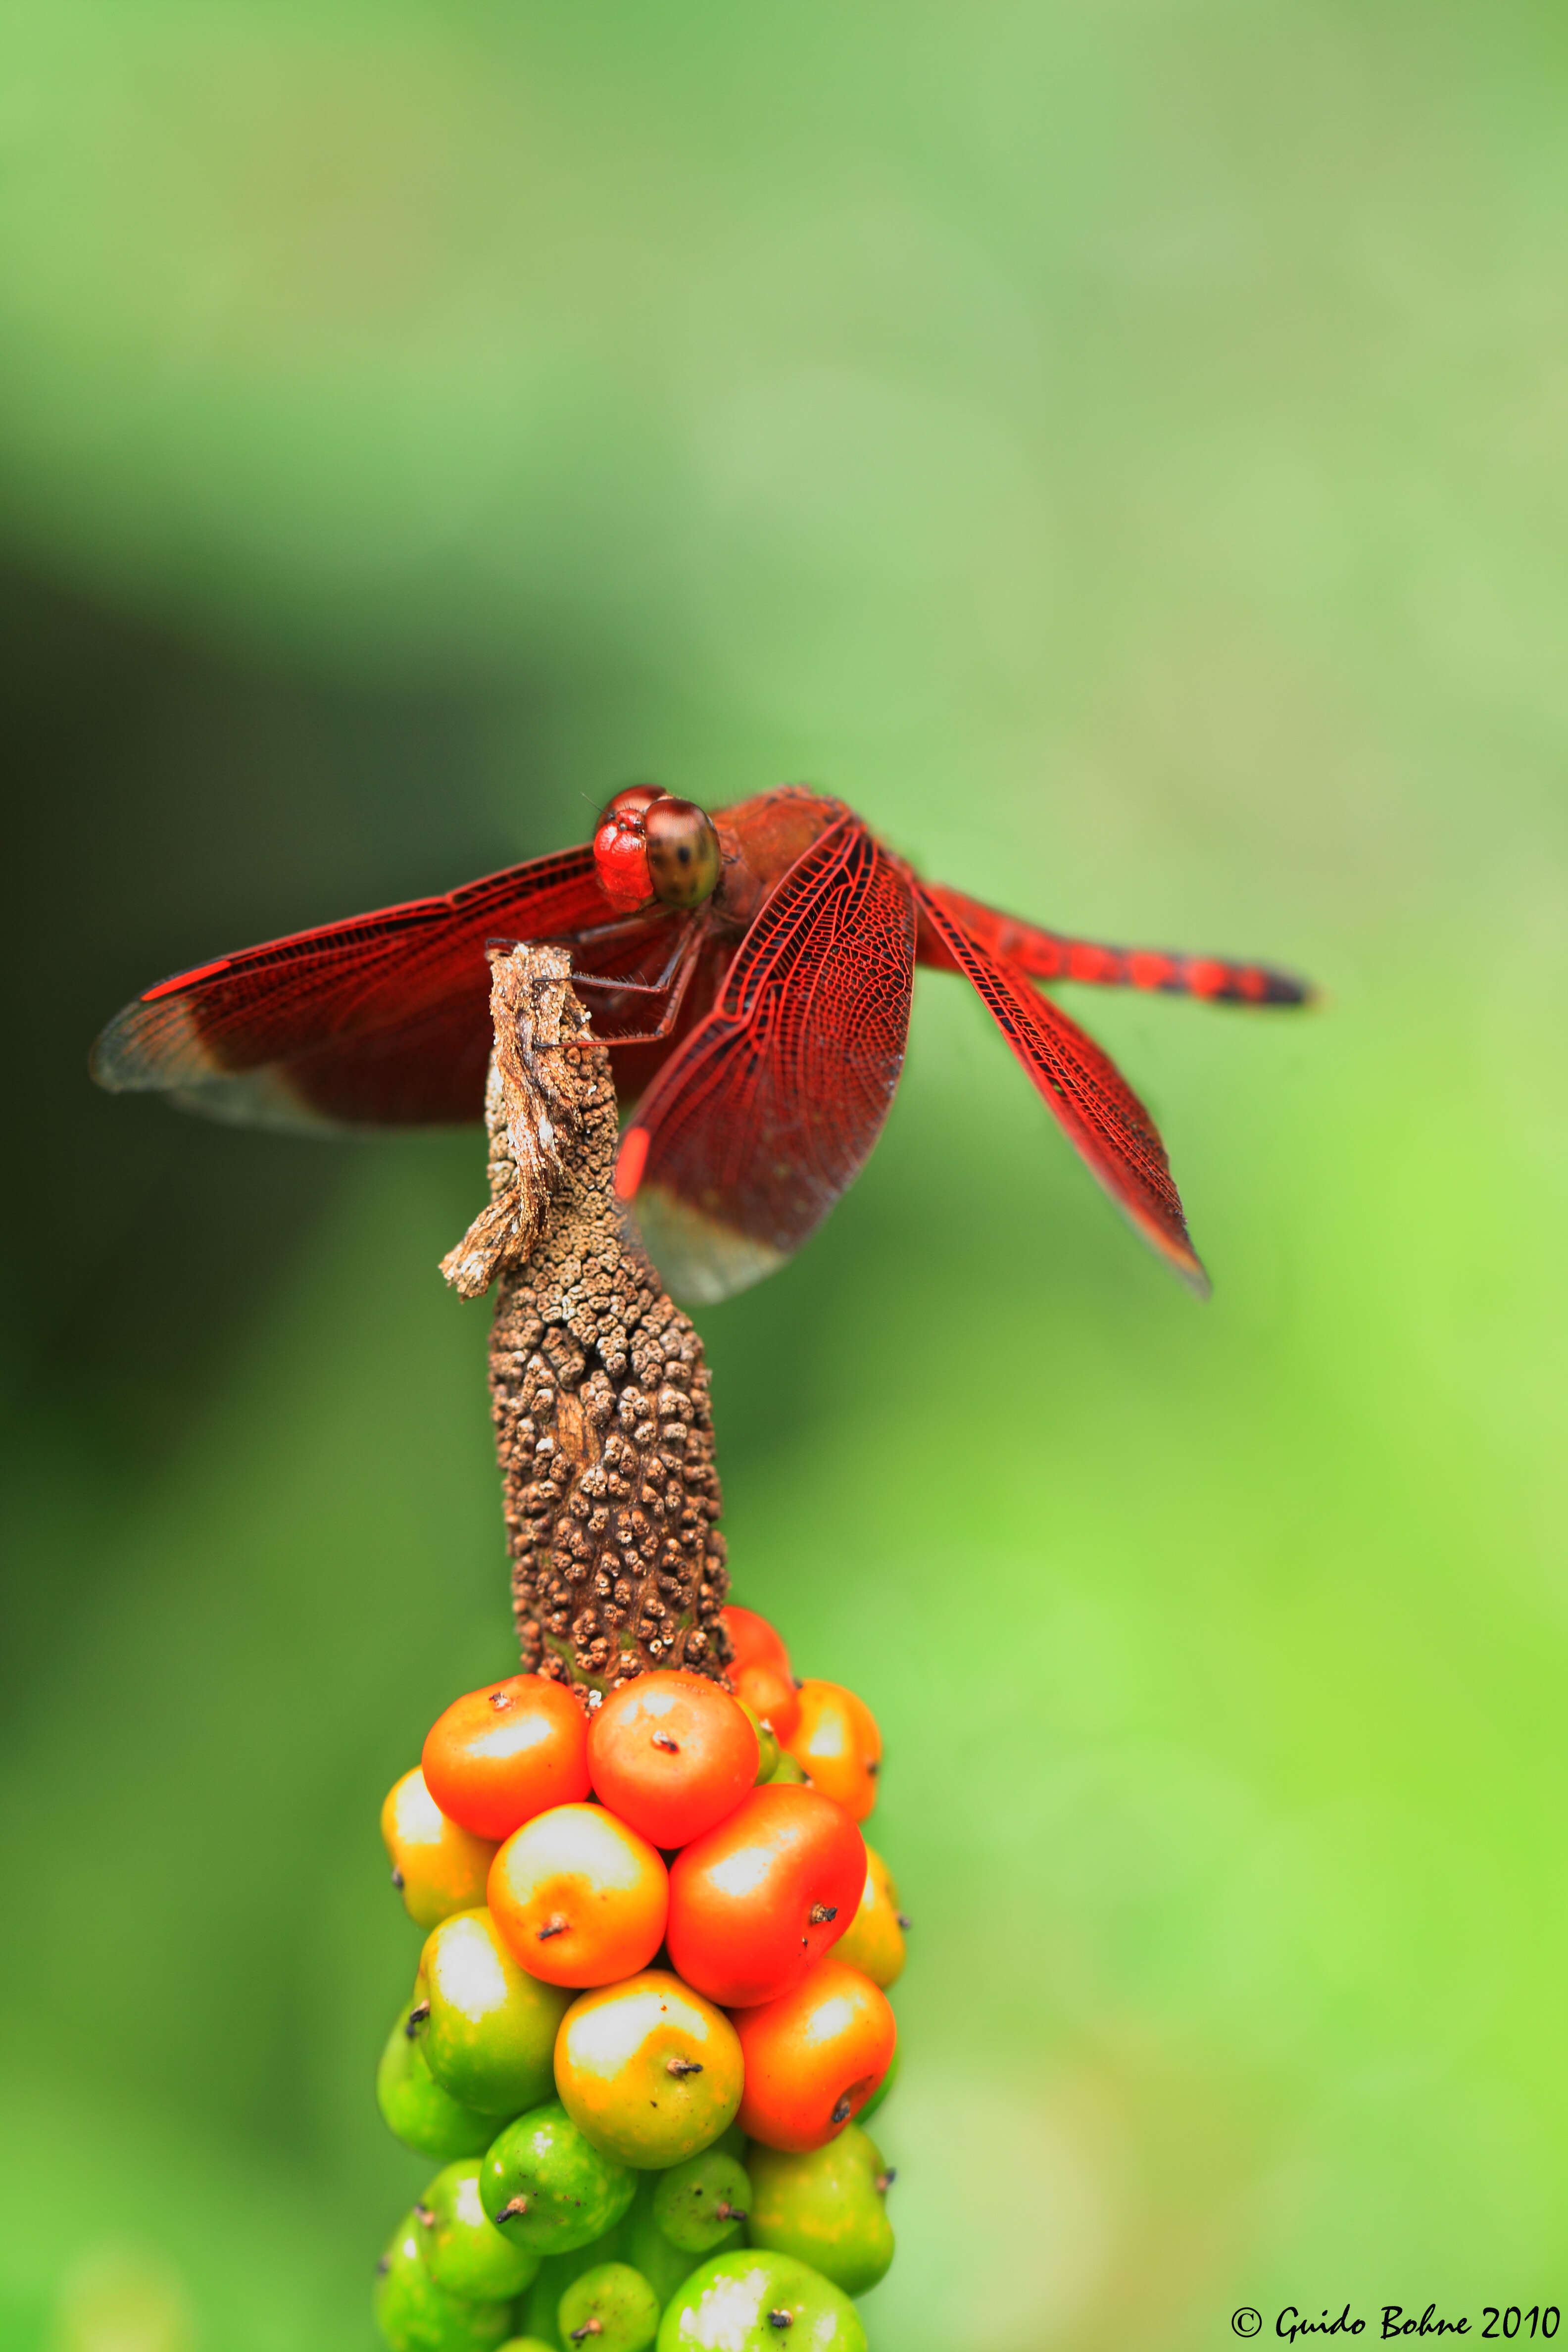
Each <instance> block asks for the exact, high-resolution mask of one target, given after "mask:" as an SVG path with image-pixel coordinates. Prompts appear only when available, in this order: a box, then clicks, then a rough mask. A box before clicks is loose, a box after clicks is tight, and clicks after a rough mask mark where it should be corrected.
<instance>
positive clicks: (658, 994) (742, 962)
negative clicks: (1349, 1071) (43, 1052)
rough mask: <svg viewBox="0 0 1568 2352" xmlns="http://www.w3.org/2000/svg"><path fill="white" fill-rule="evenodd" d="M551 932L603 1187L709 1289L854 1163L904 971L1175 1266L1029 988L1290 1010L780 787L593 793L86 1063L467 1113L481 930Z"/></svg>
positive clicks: (243, 1111)
mask: <svg viewBox="0 0 1568 2352" xmlns="http://www.w3.org/2000/svg"><path fill="white" fill-rule="evenodd" d="M494 940H506V941H508V942H509V943H510V941H513V940H534V941H538V940H561V941H563V943H564V944H566V945H567V946H568V947H569V948H570V949H571V951H572V962H573V976H574V983H575V985H576V986H577V988H578V989H579V990H581V991H582V992H583V993H584V1000H585V1002H586V1003H588V1005H589V1008H590V1012H591V1016H592V1027H593V1034H595V1036H596V1037H598V1038H600V1039H601V1040H602V1041H603V1042H604V1043H605V1045H607V1046H608V1047H609V1049H610V1055H611V1061H612V1065H613V1066H614V1070H615V1076H616V1087H617V1088H618V1090H619V1093H620V1097H621V1099H622V1101H623V1102H632V1103H635V1104H636V1106H637V1108H636V1111H635V1115H634V1117H633V1118H632V1120H631V1123H630V1124H629V1125H628V1126H627V1128H626V1130H625V1133H624V1134H623V1136H622V1139H621V1146H620V1157H619V1160H618V1161H617V1163H616V1188H617V1190H618V1192H620V1194H621V1196H622V1198H623V1199H625V1200H626V1201H631V1200H633V1199H635V1200H636V1202H637V1217H638V1222H639V1223H640V1224H641V1225H642V1227H643V1230H644V1234H645V1236H646V1238H647V1242H648V1245H649V1247H650V1248H651V1249H652V1251H653V1254H654V1255H655V1257H656V1259H657V1260H658V1265H659V1269H660V1271H661V1273H662V1274H663V1276H664V1277H665V1280H666V1281H667V1282H668V1284H669V1286H670V1287H671V1288H672V1289H673V1290H675V1291H676V1292H677V1293H678V1295H679V1296H680V1297H685V1298H688V1299H691V1300H696V1301H707V1300H712V1299H717V1298H722V1297H728V1296H729V1294H730V1293H731V1292H732V1291H736V1290H741V1289H743V1288H744V1287H745V1286H747V1285H748V1284H749V1283H752V1282H755V1281H758V1280H759V1279H760V1278H761V1277H762V1276H763V1275H764V1274H768V1273H771V1272H772V1271H773V1268H774V1267H775V1266H777V1265H781V1264H782V1263H783V1261H784V1259H785V1258H786V1257H788V1256H789V1255H790V1253H791V1252H792V1251H793V1250H795V1249H797V1248H798V1247H799V1246H800V1244H801V1243H802V1242H804V1241H805V1238H806V1236H807V1235H808V1234H811V1233H812V1232H814V1231H815V1229H816V1226H817V1225H818V1224H820V1223H821V1222H822V1220H823V1218H824V1217H825V1216H826V1214H827V1212H828V1211H829V1209H831V1208H832V1206H833V1204H834V1202H836V1201H837V1198H838V1196H839V1194H840V1193H841V1192H843V1191H844V1189H845V1187H846V1186H847V1184H849V1183H850V1182H851V1181H852V1180H853V1179H854V1178H855V1177H856V1176H857V1175H858V1173H859V1171H860V1169H861V1168H862V1166H863V1165H864V1164H865V1160H866V1158H867V1155H868V1152H869V1151H870V1149H871V1146H872V1144H873V1143H874V1142H875V1141H876V1139H877V1137H878V1134H879V1131H880V1129H881V1126H882V1122H883V1120H884V1118H886V1117H887V1114H888V1108H889V1104H890V1103H891V1101H892V1098H893V1089H894V1087H896V1086H897V1084H898V1079H899V1072H900V1067H901V1066H902V1063H903V1058H904V1045H905V1040H906V1036H907V1034H908V1029H909V1017H910V990H911V986H912V983H913V978H914V967H915V965H916V964H917V963H921V964H927V965H930V966H931V967H932V968H933V969H934V970H936V971H958V972H962V973H963V974H964V976H965V977H966V978H967V979H968V980H970V981H971V982H973V985H974V987H975V988H976V989H978V990H979V992H980V994H981V996H982V998H983V999H984V1003H985V1005H986V1008H987V1010H988V1011H989V1012H990V1013H991V1015H992V1017H993V1019H994V1021H995V1023H996V1024H997V1026H998V1027H999V1028H1000V1030H1001V1031H1002V1034H1003V1035H1004V1036H1005V1038H1006V1040H1007V1043H1008V1045H1010V1046H1011V1047H1012V1049H1013V1051H1014V1053H1015V1054H1016V1055H1017V1057H1018V1059H1019V1061H1020V1062H1022V1064H1023V1065H1024V1067H1025V1069H1026V1071H1027V1072H1028V1074H1029V1076H1030V1077H1031V1078H1032V1079H1033V1081H1034V1083H1035V1085H1036V1086H1037V1087H1038V1089H1039V1091H1040V1093H1041V1094H1042V1095H1043V1097H1045V1100H1046V1102H1047V1105H1048V1106H1049V1108H1050V1109H1051V1111H1052V1112H1053V1113H1054V1114H1055V1116H1056V1118H1057V1119H1058V1121H1059V1123H1060V1124H1061V1126H1062V1127H1063V1129H1065V1130H1066V1132H1067V1135H1068V1139H1069V1140H1070V1141H1071V1142H1072V1143H1073V1144H1074V1146H1075V1147H1076V1148H1077V1150H1079V1153H1080V1154H1081V1155H1082V1157H1083V1159H1084V1160H1087V1161H1088V1163H1089V1167H1090V1169H1091V1170H1092V1171H1093V1172H1094V1174H1095V1175H1096V1176H1097V1177H1098V1178H1099V1179H1100V1182H1101V1183H1102V1184H1103V1185H1104V1187H1105V1189H1106V1191H1107V1192H1109V1193H1110V1196H1111V1198H1112V1199H1113V1200H1114V1201H1115V1202H1117V1203H1118V1204H1119V1206H1120V1207H1121V1208H1122V1209H1123V1210H1124V1211H1125V1212H1126V1213H1127V1215H1128V1216H1129V1217H1130V1218H1131V1222H1132V1223H1133V1224H1134V1225H1135V1226H1136V1227H1137V1229H1138V1231H1139V1232H1140V1233H1141V1234H1142V1235H1143V1236H1144V1238H1145V1239H1146V1240H1147V1241H1149V1242H1151V1243H1152V1244H1153V1246H1154V1247H1155V1249H1157V1250H1158V1251H1159V1252H1160V1253H1161V1255H1163V1257H1164V1258H1165V1259H1166V1260H1167V1262H1168V1263H1169V1264H1170V1265H1173V1267H1174V1268H1175V1269H1176V1271H1177V1272H1178V1273H1180V1274H1181V1275H1183V1276H1184V1277H1185V1278H1186V1279H1187V1280H1188V1281H1189V1282H1190V1283H1192V1284H1193V1285H1194V1287H1195V1288H1197V1289H1199V1290H1204V1289H1206V1287H1207V1283H1206V1278H1205V1274H1204V1270H1203V1266H1202V1265H1201V1264H1200V1262H1199V1259H1198V1257H1197V1255H1196V1253H1195V1251H1194V1248H1193V1245H1192V1243H1191V1241H1190V1239H1189V1238H1188V1234H1187V1227H1186V1220H1185V1218H1184V1215H1183V1213H1182V1203H1181V1200H1180V1197H1179V1196H1178V1194H1177V1192H1176V1188H1175V1185H1174V1183H1173V1181H1172V1177H1171V1171H1170V1165H1169V1162H1168V1161H1167V1160H1166V1157H1165V1151H1164V1147H1163V1144H1162V1143H1161V1141H1160V1138H1159V1135H1158V1133H1157V1132H1156V1130H1155V1127H1154V1123H1153V1121H1152V1118H1150V1116H1149V1114H1148V1112H1147V1111H1146V1110H1145V1109H1144V1108H1143V1106H1142V1103H1141V1102H1140V1101H1139V1099H1138V1097H1137V1096H1136V1095H1135V1094H1134V1093H1133V1092H1132V1089H1131V1087H1129V1086H1128V1084H1127V1082H1126V1080H1125V1079H1124V1078H1123V1077H1122V1076H1121V1074H1120V1072H1119V1071H1118V1070H1117V1069H1116V1067H1115V1066H1114V1065H1113V1064H1112V1063H1111V1062H1110V1060H1109V1058H1108V1057H1107V1056H1106V1055H1104V1054H1102V1053H1101V1052H1100V1048H1099V1046H1098V1045H1095V1044H1094V1042H1093V1041H1092V1039H1091V1038H1089V1037H1088V1036H1086V1035H1085V1034H1084V1032H1083V1031H1082V1030H1081V1029H1080V1028H1079V1026H1078V1025H1077V1024H1076V1023H1075V1022H1073V1021H1070V1020H1069V1019H1068V1016H1067V1014H1066V1013H1063V1012H1062V1010H1061V1009H1060V1007H1059V1006H1058V1005H1057V1004H1055V1003H1052V1001H1051V1000H1050V998H1049V997H1047V996H1045V995H1042V994H1041V992H1040V988H1041V985H1042V984H1046V983H1049V982H1053V981H1061V980H1075V981H1091V982H1099V983H1100V984H1102V985H1110V986H1121V987H1129V988H1142V989H1158V990H1164V991H1167V992H1174V993H1177V994H1183V995H1191V996H1202V997H1208V998H1211V999H1217V1000H1223V1001H1225V1002H1228V1003H1240V1004H1301V1003H1306V1002H1307V1001H1308V999H1309V997H1310V990H1309V989H1308V988H1307V987H1306V986H1305V985H1304V984H1303V983H1302V982H1300V981H1299V980H1293V979H1291V978H1290V977H1289V975H1288V974H1287V973H1284V972H1279V971H1270V970H1269V969H1268V967H1267V966H1265V965H1261V964H1250V963H1229V962H1223V961H1218V960H1216V959H1215V958H1213V957H1207V956H1184V955H1173V954H1172V955H1167V954H1162V953H1158V952H1155V951H1154V950H1150V949H1145V948H1131V949H1129V948H1110V947H1100V946H1096V945H1094V944H1093V943H1091V942H1090V941H1089V940H1078V939H1069V938H1067V937H1065V936H1064V935H1063V934H1062V933H1060V932H1058V931H1047V930H1042V929H1040V928H1039V927H1038V926H1037V925H1036V924H1033V923H1026V922H1019V921H1016V920H1015V919H1013V918H1012V917H1010V916H1007V915H1000V914H997V913H996V912H995V911H994V909H993V908H989V907H984V906H981V905H979V904H978V903H977V902H976V901H975V900H974V899H973V898H964V897H963V896H962V895H961V894H960V893H959V892H958V891H956V890H950V889H948V888H947V887H945V886H944V885H942V884H940V883H931V882H923V881H921V878H920V877H919V876H918V875H916V874H915V873H914V871H913V870H912V868H911V867H910V866H908V865H906V864H905V862H904V860H903V859H902V858H900V857H898V856H895V855H894V854H893V853H892V851H890V850H889V849H888V848H887V847H886V846H885V845H883V844H882V843H881V842H879V840H878V839H877V837H876V835H874V834H873V833H871V831H870V830H869V828H868V826H867V825H866V824H864V823H863V822H862V820H861V819H860V818H859V817H858V816H857V815H856V814H854V812H853V810H851V809H848V808H846V807H845V805H844V803H843V802H842V801H837V800H833V799H830V798H829V797H828V796H827V795H826V794H825V793H814V792H809V791H806V790H805V789H801V788H794V787H785V788H784V789H783V790H780V791H778V792H772V793H762V794H761V795H760V796H759V797H757V798H756V799H754V800H747V801H740V802H737V803H735V805H734V806H733V807H732V808H727V809H719V810H717V811H715V812H714V814H712V815H711V816H710V815H708V814H706V813H705V812H704V811H703V810H701V809H700V808H698V807H697V806H696V805H695V803H692V802H690V801H684V800H679V799H676V798H675V797H673V796H672V795H670V794H668V793H660V792H658V791H656V790H655V789H654V788H653V787H652V786H640V785H639V786H635V787H633V788H632V789H631V790H629V791H627V792H623V793H616V797H615V798H614V800H612V801H611V802H610V803H609V805H608V807H607V808H606V809H605V814H604V816H603V817H602V819H601V820H600V823H599V826H598V829H597V831H596V832H595V836H594V839H593V841H592V842H591V843H589V844H587V845H584V847H582V848H580V849H567V850H563V851H560V852H559V853H557V854H556V855H554V856H549V857H536V858H532V859H531V860H530V861H529V862H528V864H526V865H524V866H509V867H508V869H507V870H506V872H504V873H502V874H492V875H489V876H487V877H485V878H484V879H483V880H482V881H479V882H470V883H468V885H467V886H466V887H464V888H462V889H460V890H454V891H452V892H450V893H449V894H448V895H447V897H446V898H416V899H414V900H412V901H410V902H409V903H408V904H407V905H406V906H400V907H387V908H383V909H382V910H381V911H380V912H379V913H377V914H371V915H359V916H355V917H354V918H353V919H352V920H350V921H348V922H344V923H331V924H328V925H326V926H325V927H324V928H323V929H320V930H313V931H300V932H297V933H296V934H295V935H294V936H293V937H292V938H290V939H284V940H273V941H271V942H270V943H269V944H268V945H267V946H265V947H257V948H247V949H244V950H241V952H240V953H238V954H237V955H228V956H220V957H219V958H218V959H217V960H216V961H215V962H212V963H205V964H199V965H197V967H196V968H195V971H184V972H180V973H177V974H176V975H175V977H174V979H172V980H164V981H161V982H159V983H158V985H157V987H155V988H150V989H148V991H147V992H146V993H145V995H143V996H140V997H138V998H137V999H136V1001H135V1003H132V1004H129V1005H127V1006H126V1008H125V1010H124V1012H122V1013H120V1014H119V1015H118V1017H117V1018H116V1019H115V1020H113V1021H111V1022H110V1024H109V1026H108V1028H107V1029H105V1031H104V1032H103V1034H102V1035H101V1036H100V1038H99V1040H98V1043H97V1045H95V1047H94V1048H93V1055H92V1065H91V1066H92V1074H93V1076H94V1077H96V1078H97V1080H98V1082H99V1084H100V1086H104V1087H110V1088H111V1089H113V1090H115V1091H119V1090H121V1089H135V1088H152V1089H157V1090H160V1091H163V1092H165V1093H167V1094H169V1095H170V1096H171V1097H172V1098H173V1099H174V1101H175V1102H177V1103H179V1104H181V1105H183V1106H184V1108H188V1109H193V1110H201V1111H205V1112H207V1113H208V1114H209V1115H210V1116H212V1117H214V1118H223V1119H245V1120H253V1121H258V1122H261V1123H263V1124H266V1125H268V1126H274V1127H290V1128H301V1127H309V1128H315V1129H321V1128H323V1127H325V1128H334V1127H336V1128H352V1127H361V1126H366V1125H370V1126H379V1125H402V1124H410V1123H420V1122H426V1121H445V1120H460V1119H475V1118H479V1116H480V1113H481V1108H482V1105H483V1098H484V1087H485V1072H486V1068H487V1066H488V1061H489V1050H490V1028H489V969H488V966H487V962H486V958H485V952H484V950H485V947H486V945H487V943H488V942H490V941H494Z"/></svg>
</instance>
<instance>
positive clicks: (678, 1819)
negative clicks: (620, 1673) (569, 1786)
mask: <svg viewBox="0 0 1568 2352" xmlns="http://www.w3.org/2000/svg"><path fill="white" fill-rule="evenodd" d="M758 1753H759V1750H758V1745H757V1735H756V1733H755V1731H754V1730H753V1729H752V1726H751V1725H750V1724H749V1723H748V1722H747V1720H746V1717H745V1715H744V1713H743V1712H742V1709H741V1708H740V1707H739V1706H736V1704H735V1702H734V1700H733V1699H732V1698H731V1696H730V1694H729V1692H728V1691H725V1690H721V1689H720V1687H719V1685H718V1684H717V1683H714V1682H710V1681H708V1679H707V1678H706V1676H704V1675H689V1674H679V1673H666V1674H654V1675H638V1676H637V1680H636V1681H635V1682H629V1683H622V1684H621V1685H619V1687H618V1688H617V1689H616V1690H613V1691H612V1692H611V1693H610V1695H609V1696H608V1697H607V1698H606V1699H605V1703H604V1705H603V1706H601V1707H600V1708H599V1710H598V1712H597V1714H596V1715H595V1717H594V1718H593V1721H592V1722H591V1723H590V1725H589V1727H588V1769H589V1771H590V1773H591V1774H592V1775H593V1780H594V1787H595V1791H596V1792H597V1794H598V1795H599V1796H600V1797H602V1798H603V1800H604V1801H605V1804H606V1805H608V1806H609V1808H610V1810H611V1811H612V1812H616V1813H618V1814H619V1815H620V1817H621V1819H622V1821H624V1822H630V1823H631V1825H632V1827H633V1829H635V1830H638V1831H640V1832H641V1833H642V1835H643V1836H644V1837H646V1838H647V1839H649V1840H651V1842H652V1843H653V1844H655V1845H659V1846H666V1847H668V1846H682V1845H689V1843H690V1842H691V1840H692V1839H693V1838H695V1837H700V1836H701V1835H702V1832H703V1831H704V1830H710V1829H711V1828H712V1827H713V1826H714V1824H715V1823H716V1822H721V1821H722V1820H723V1818H724V1816H725V1814H726V1813H732V1812H733V1811H734V1810H735V1807H736V1806H737V1805H738V1804H739V1803H740V1801H741V1800H742V1797H743V1796H744V1795H745V1793H746V1791H747V1790H748V1789H749V1788H750V1787H751V1786H752V1781H753V1780H755V1779H756V1777H757V1759H758Z"/></svg>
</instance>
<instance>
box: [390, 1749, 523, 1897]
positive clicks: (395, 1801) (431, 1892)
mask: <svg viewBox="0 0 1568 2352" xmlns="http://www.w3.org/2000/svg"><path fill="white" fill-rule="evenodd" d="M381 1834H382V1836H383V1838H384V1840H385V1843H386V1851H387V1853H388V1854H389V1855H390V1856H391V1859H392V1880H393V1885H395V1887H396V1888H397V1890H398V1892H399V1894H400V1895H402V1897H403V1907H404V1909H405V1911H406V1912H407V1914H408V1916H409V1917H410V1918H411V1919H412V1920H413V1921H414V1923H415V1925H416V1927H435V1926H436V1925H437V1922H438V1921H439V1920H442V1919H446V1918H448V1917H449V1916H450V1915H451V1914H452V1913H453V1912H454V1911H470V1910H472V1909H473V1908H474V1906H476V1905H477V1904H480V1903H482V1902H483V1901H484V1899H485V1880H486V1878H487V1877H488V1875H489V1866H490V1863H491V1861H492V1859H493V1858H494V1855H495V1846H494V1845H493V1843H491V1841H490V1840H489V1838H478V1837H475V1836H474V1834H473V1832H471V1831H470V1830H465V1829H459V1828H458V1824H457V1822H449V1821H448V1820H447V1816H446V1814H445V1813H444V1812H443V1811H441V1808H440V1807H439V1805H437V1802H436V1800H435V1798H434V1797H433V1796H432V1795H431V1794H430V1791H429V1790H428V1789H427V1788H426V1786H425V1775H424V1773H423V1772H422V1771H421V1770H420V1769H419V1767H418V1766H417V1764H416V1766H415V1768H414V1769H413V1771H412V1772H405V1774H404V1776H403V1778H402V1780H398V1781H395V1783H394V1784H393V1786H392V1787H391V1788H390V1789H389V1790H387V1792H386V1802H385V1803H384V1805H383V1807H382V1809H381Z"/></svg>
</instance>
